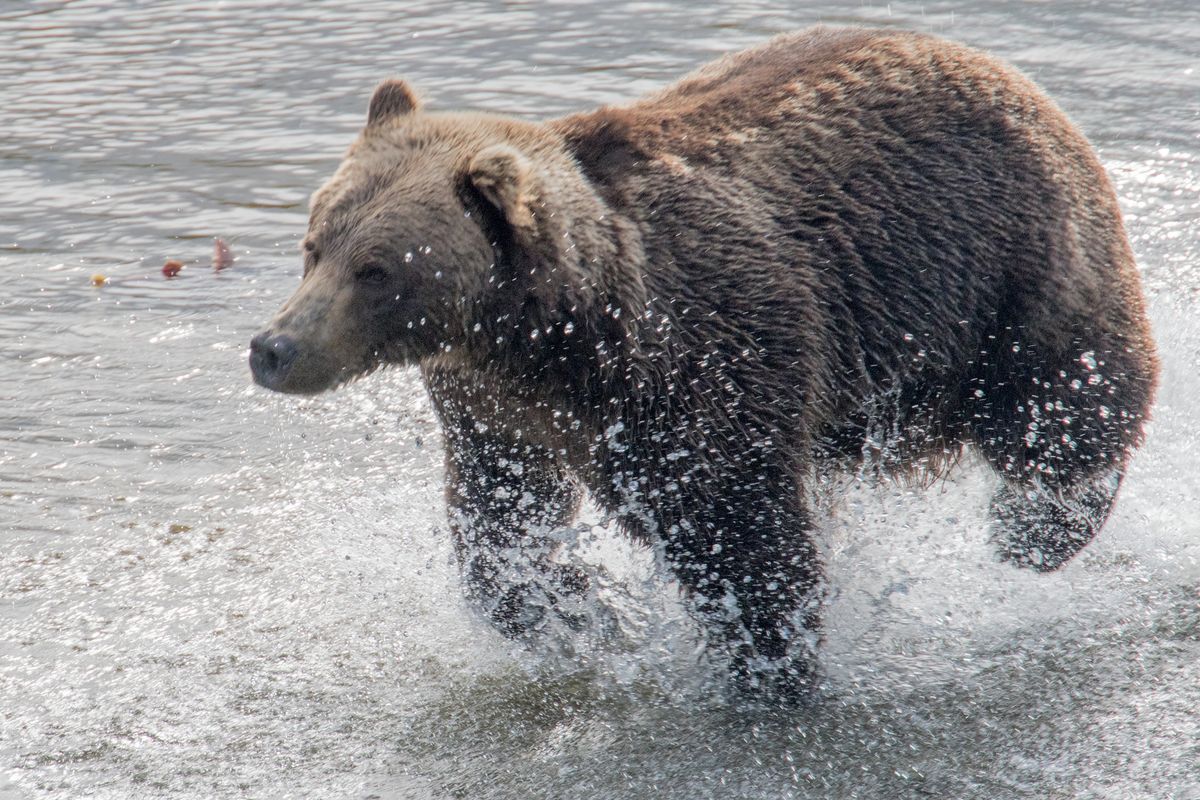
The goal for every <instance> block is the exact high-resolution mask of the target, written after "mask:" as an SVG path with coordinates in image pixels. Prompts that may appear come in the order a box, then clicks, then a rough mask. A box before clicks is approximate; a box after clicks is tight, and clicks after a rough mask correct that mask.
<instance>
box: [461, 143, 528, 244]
mask: <svg viewBox="0 0 1200 800" xmlns="http://www.w3.org/2000/svg"><path fill="white" fill-rule="evenodd" d="M467 177H468V178H469V179H470V181H471V184H472V185H473V186H474V187H475V188H476V189H477V190H478V191H479V193H480V194H482V195H483V196H484V198H485V199H486V200H487V201H488V202H489V203H491V204H492V205H494V206H495V207H496V208H497V210H499V211H500V213H501V214H503V215H504V218H505V219H506V220H508V224H509V225H512V226H513V227H515V228H521V229H530V228H533V226H534V221H533V211H532V209H531V205H532V203H533V197H532V194H533V184H534V176H533V165H532V164H530V163H529V159H527V158H526V157H525V156H523V155H521V153H520V151H518V150H517V149H516V148H514V147H511V146H510V145H507V144H493V145H489V146H488V147H485V148H483V149H482V150H480V151H479V152H478V153H476V154H475V157H474V158H472V159H471V163H470V164H469V165H468V166H467Z"/></svg>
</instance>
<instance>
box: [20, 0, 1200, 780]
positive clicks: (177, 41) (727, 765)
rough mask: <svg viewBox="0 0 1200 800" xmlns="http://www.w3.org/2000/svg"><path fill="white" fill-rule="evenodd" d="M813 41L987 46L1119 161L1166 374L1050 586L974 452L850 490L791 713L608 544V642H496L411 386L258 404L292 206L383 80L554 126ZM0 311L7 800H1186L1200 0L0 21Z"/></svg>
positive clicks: (600, 546)
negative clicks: (994, 501)
mask: <svg viewBox="0 0 1200 800" xmlns="http://www.w3.org/2000/svg"><path fill="white" fill-rule="evenodd" d="M815 22H828V23H867V24H871V25H881V26H889V27H892V26H894V27H905V28H915V29H918V30H924V31H930V32H934V33H938V34H942V35H945V36H948V37H952V38H955V39H959V40H962V41H965V42H968V43H971V44H974V45H978V46H981V47H984V48H987V49H990V50H991V51H993V52H995V53H997V54H999V55H1001V56H1003V57H1004V58H1007V59H1008V60H1010V61H1012V62H1014V63H1015V64H1017V65H1018V66H1019V67H1020V68H1022V69H1023V70H1025V71H1026V72H1027V73H1028V74H1030V75H1031V76H1033V77H1034V78H1035V79H1036V80H1037V81H1038V82H1040V83H1041V84H1042V85H1043V86H1044V87H1045V88H1046V89H1047V90H1048V91H1049V92H1050V94H1051V95H1053V96H1054V97H1055V98H1056V99H1057V100H1058V102H1059V103H1060V104H1061V105H1062V106H1063V107H1064V108H1065V109H1066V111H1067V112H1068V114H1070V115H1071V116H1072V117H1073V118H1074V119H1075V120H1076V121H1077V122H1078V123H1079V124H1080V126H1081V127H1082V128H1083V130H1084V131H1085V133H1086V134H1087V135H1088V136H1089V138H1090V139H1091V141H1092V142H1093V143H1094V144H1095V146H1096V148H1097V149H1098V150H1099V153H1100V156H1101V158H1102V160H1103V162H1104V163H1105V165H1106V166H1107V167H1108V169H1109V170H1110V172H1111V174H1112V176H1113V179H1114V181H1115V184H1116V187H1117V191H1118V194H1119V195H1120V200H1121V204H1122V208H1123V210H1124V212H1125V214H1126V220H1127V224H1128V227H1129V232H1130V236H1131V239H1132V241H1133V246H1134V249H1135V251H1136V252H1137V255H1138V259H1139V263H1140V267H1141V270H1142V273H1143V279H1144V284H1145V287H1146V291H1147V294H1148V296H1149V300H1150V309H1151V315H1152V318H1153V323H1154V329H1155V333H1156V335H1157V337H1158V340H1159V343H1160V346H1161V350H1162V357H1163V364H1164V371H1163V382H1162V389H1161V391H1160V394H1159V400H1158V404H1157V408H1156V411H1155V415H1154V421H1153V423H1152V425H1151V426H1150V428H1149V438H1148V441H1147V443H1146V445H1145V447H1144V448H1143V449H1142V451H1141V452H1140V453H1139V455H1138V456H1137V458H1136V460H1135V462H1134V464H1133V467H1132V470H1131V472H1130V474H1129V476H1128V478H1127V480H1126V483H1125V487H1124V492H1123V495H1122V497H1121V499H1120V502H1119V504H1118V506H1117V508H1116V511H1115V513H1114V515H1113V517H1112V519H1111V520H1110V522H1109V525H1108V526H1107V528H1106V529H1105V531H1104V532H1103V534H1102V536H1101V537H1100V539H1099V540H1098V541H1097V542H1096V543H1095V544H1094V545H1093V546H1092V547H1091V548H1089V549H1088V550H1087V551H1086V552H1085V553H1084V554H1083V555H1082V556H1081V557H1080V558H1078V559H1076V560H1075V561H1074V562H1072V563H1071V564H1070V565H1068V566H1067V567H1066V568H1065V569H1063V570H1062V571H1061V572H1059V573H1056V574H1052V575H1034V574H1029V573H1027V572H1022V571H1018V570H1015V569H1012V568H1010V567H1007V566H1005V565H1002V564H999V563H997V562H996V561H995V560H994V557H993V555H992V552H991V550H990V548H989V546H988V545H987V542H986V532H985V529H984V528H985V511H986V505H987V498H988V497H989V495H990V493H991V491H992V489H993V485H992V483H991V481H992V479H991V478H990V477H989V476H988V474H987V473H986V472H985V471H984V470H983V469H982V468H980V467H979V465H977V464H972V463H970V462H969V461H968V463H966V464H964V465H963V466H962V467H961V468H960V469H959V470H958V471H957V472H955V473H954V474H953V475H952V476H951V477H950V478H949V479H948V480H947V481H945V482H944V483H939V484H938V485H936V486H935V487H933V488H932V489H930V490H928V491H918V490H915V489H912V488H908V487H904V486H890V485H885V486H883V487H882V488H876V489H872V488H869V487H866V488H862V489H859V488H851V489H850V491H849V492H848V495H847V497H846V499H845V500H844V501H843V503H842V504H841V507H840V508H838V509H836V515H835V516H834V517H832V518H831V519H829V520H828V521H827V522H826V523H825V524H824V525H823V528H822V532H821V540H822V546H823V548H824V550H825V552H826V554H827V558H828V561H829V567H830V574H831V583H832V593H831V597H830V601H829V610H828V613H827V618H828V636H827V643H826V647H825V652H824V656H823V658H824V662H823V670H824V673H825V676H826V678H825V684H826V685H825V688H824V690H823V692H822V694H821V696H820V697H819V698H818V700H816V701H815V702H814V703H813V704H812V706H811V707H808V708H803V709H800V710H796V711H791V712H786V713H784V712H779V711H772V710H770V709H764V708H757V709H756V708H746V707H743V706H740V705H739V704H738V703H736V702H733V701H732V700H731V699H730V698H729V697H728V695H726V694H725V693H723V692H722V691H721V690H720V688H719V686H720V680H719V677H720V676H719V675H718V674H717V673H715V672H714V671H713V670H712V668H710V667H708V666H706V665H705V664H704V663H703V662H701V661H699V660H698V659H697V658H696V655H695V648H696V641H697V639H696V634H695V631H694V630H693V628H692V626H691V624H690V623H689V621H688V619H687V617H686V615H685V614H684V612H683V610H682V608H681V605H680V603H679V601H678V597H677V596H676V595H675V594H674V593H673V592H674V588H673V587H672V586H671V585H670V584H669V583H668V582H665V581H663V580H662V579H661V578H659V577H656V575H655V573H654V571H653V570H652V565H651V559H650V558H649V557H648V556H647V554H645V553H643V552H640V551H639V550H637V549H636V548H633V547H631V546H628V545H626V544H623V543H622V542H620V541H619V540H618V539H617V538H616V537H615V535H614V534H613V533H612V532H611V531H609V530H608V529H606V528H605V526H604V525H603V524H596V525H593V526H590V527H589V526H586V525H585V526H583V527H582V528H581V531H580V533H579V535H578V536H577V537H576V539H575V541H574V542H573V550H574V555H575V556H576V557H578V558H580V559H583V560H590V561H592V562H594V563H600V564H604V565H605V566H607V567H608V569H609V570H610V571H611V572H612V573H613V574H614V576H616V579H618V580H619V581H620V582H621V586H623V587H624V588H622V589H621V590H620V592H619V593H617V594H615V595H614V598H616V599H614V600H613V602H614V603H618V602H619V603H621V604H623V607H624V610H625V612H626V616H627V625H628V631H627V633H628V635H627V637H626V640H625V646H624V647H623V648H621V649H619V650H615V651H614V650H612V649H604V648H599V647H595V646H593V645H589V644H588V643H587V642H586V641H585V642H578V643H576V644H575V650H576V651H577V652H576V653H575V654H574V655H563V654H561V653H560V654H558V655H551V654H549V653H540V654H539V653H532V654H531V653H526V652H523V651H520V650H516V649H513V648H512V647H511V646H509V645H508V644H507V643H505V642H504V641H503V640H502V639H501V638H500V637H498V636H497V635H496V634H494V633H493V632H491V631H490V630H489V629H488V628H487V627H486V626H485V625H483V624H482V623H480V622H479V621H477V620H476V619H474V618H473V617H472V616H471V615H470V614H469V613H468V612H467V610H466V609H465V607H464V605H463V602H462V600H461V590H460V586H459V584H458V578H457V574H456V570H455V569H454V568H453V566H452V565H451V563H450V555H451V554H450V547H449V543H448V539H447V536H446V533H445V514H444V511H443V508H442V501H441V489H442V469H441V462H440V440H439V433H438V431H437V428H436V425H435V424H434V421H433V419H432V416H431V412H430V409H429V406H428V403H427V400H426V398H425V396H424V392H423V389H422V388H421V386H420V384H419V382H418V379H417V376H416V374H415V372H413V371H392V372H387V373H382V374H379V375H376V376H373V377H372V378H370V379H369V380H366V381H363V382H360V383H357V384H355V385H353V386H351V387H349V388H347V389H345V390H343V391H341V392H338V393H336V394H332V395H329V396H322V397H318V398H315V399H297V398H294V397H285V396H279V395H273V394H270V393H268V392H266V391H264V390H260V389H257V388H255V387H253V386H252V385H251V384H250V380H249V375H248V373H247V369H246V366H245V357H246V349H247V342H248V340H249V338H250V336H251V335H252V333H254V332H255V331H256V330H257V329H258V328H259V327H260V326H261V325H262V324H263V323H264V322H265V321H266V320H267V319H269V318H270V316H271V315H272V314H273V312H274V310H275V309H276V308H277V306H278V305H279V304H280V303H281V302H282V300H283V299H285V298H286V297H287V296H288V295H289V294H290V293H291V292H292V290H293V289H294V288H295V286H296V285H297V282H298V279H299V271H300V259H299V257H298V254H297V244H298V242H299V239H300V237H301V235H302V233H303V231H304V228H305V221H306V216H307V215H306V201H307V197H308V195H309V193H310V192H312V191H313V190H314V189H315V188H316V187H317V186H318V185H320V183H321V181H322V180H323V179H324V178H325V177H326V176H327V175H328V174H329V173H330V172H331V171H332V170H333V169H334V168H335V166H336V165H337V163H338V160H339V156H340V154H341V153H342V152H343V150H344V149H345V147H346V146H347V145H348V144H349V142H350V141H351V140H352V138H353V137H354V136H355V134H356V132H357V130H358V129H359V127H360V126H361V124H362V121H363V119H364V115H365V107H366V102H367V99H368V97H369V95H370V92H371V89H372V88H373V86H374V84H375V83H376V82H377V81H378V80H380V79H381V78H383V77H386V76H391V75H402V76H404V77H406V78H408V79H409V80H410V81H411V82H412V83H413V84H415V86H416V87H418V89H419V90H420V91H421V92H422V93H423V94H424V96H425V97H426V99H427V101H428V102H429V104H430V106H431V107H435V108H458V107H471V108H480V109H487V110H490V111H496V112H503V113H507V114H512V115H516V116H520V117H525V118H540V117H546V116H553V115H557V114H561V113H565V112H568V111H573V110H577V109H582V108H587V107H590V106H593V105H596V104H599V103H606V102H617V101H621V100H624V99H627V98H631V97H634V96H635V95H637V94H639V93H641V92H644V91H647V90H650V89H653V88H655V87H657V86H659V85H661V84H663V83H665V82H667V81H669V80H671V79H673V78H674V77H677V76H678V75H680V74H682V73H683V72H685V71H687V70H688V69H690V68H692V67H694V66H696V65H698V64H700V63H702V62H704V61H706V60H708V59H710V58H712V57H714V56H715V55H717V54H718V53H721V52H722V51H726V50H730V49H736V48H740V47H744V46H747V45H750V44H753V43H755V42H759V41H761V40H763V39H765V38H766V37H768V36H770V35H772V34H774V33H777V32H782V31H787V30H791V29H795V28H799V27H803V26H805V25H808V24H811V23H815ZM214 237H222V238H224V239H226V240H228V241H229V242H230V243H231V245H232V247H233V249H234V251H235V254H236V256H237V261H236V263H235V264H234V266H233V267H232V268H230V269H227V270H224V271H222V272H219V273H217V272H214V271H213V270H212V269H211V268H210V266H209V259H210V257H211V252H212V242H213V238H214ZM168 258H174V259H179V260H181V261H182V262H183V263H184V264H185V268H184V270H183V272H182V274H181V275H180V276H179V277H177V278H175V279H173V280H166V279H164V278H163V276H162V275H161V274H160V267H161V266H162V263H163V262H164V261H165V260H166V259H168ZM97 273H99V274H103V275H104V276H106V277H107V279H108V280H107V283H105V284H104V285H102V286H98V287H97V286H93V285H92V283H91V277H92V276H93V275H94V274H97ZM0 282H2V285H0V798H3V799H4V800H13V799H14V798H114V799H121V800H124V799H125V798H159V797H163V798H166V797H172V798H173V797H180V798H294V797H295V798H298V797H318V798H368V797H372V798H439V799H440V798H580V799H581V800H583V799H584V798H589V799H590V798H647V797H654V798H871V799H872V800H875V799H878V800H894V799H895V798H909V797H913V798H927V797H933V798H979V799H980V800H996V799H997V798H1016V797H1029V798H1097V799H1098V798H1106V799H1107V798H1112V799H1114V800H1116V799H1117V798H1122V799H1125V798H1191V799H1193V800H1195V798H1200V468H1198V467H1197V462H1198V461H1200V404H1198V398H1200V315H1198V314H1197V310H1198V304H1200V7H1198V6H1197V5H1196V3H1195V0H1156V1H1155V2H1146V3H1131V2H1126V0H1062V1H1061V2H1059V1H1058V0H1056V1H1055V2H1015V1H1011V0H964V2H941V1H939V0H932V1H930V2H924V3H913V2H893V3H890V4H884V3H881V2H865V1H864V2H845V3H835V2H820V3H792V2H766V1H765V0H764V1H763V2H730V3H724V4H695V3H685V2H612V3H593V4H588V3H569V2H546V3H525V2H504V3H501V2H459V3H434V2H412V3H384V2H308V3H303V4H301V3H295V4H292V8H291V9H290V10H288V9H284V8H283V7H282V4H277V3H262V2H251V1H250V0H230V2H210V3H179V2H176V3H171V2H162V3H151V2H124V3H120V2H116V3H112V2H109V3H102V2H71V3H64V2H41V1H34V2H12V1H11V0H10V1H9V2H0ZM593 516H594V514H593Z"/></svg>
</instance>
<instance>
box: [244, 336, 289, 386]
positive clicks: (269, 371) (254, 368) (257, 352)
mask: <svg viewBox="0 0 1200 800" xmlns="http://www.w3.org/2000/svg"><path fill="white" fill-rule="evenodd" d="M299 352H300V348H299V347H297V346H296V340H295V339H293V338H292V337H290V336H282V335H279V336H272V335H271V333H270V332H268V331H263V332H262V333H260V334H258V335H257V336H255V337H254V338H253V339H251V340H250V371H251V372H252V373H253V374H254V382H255V383H257V384H259V385H260V386H265V387H267V388H268V389H276V390H278V389H279V387H280V386H282V385H283V382H284V381H285V380H286V379H287V374H288V372H289V371H290V370H291V368H292V364H294V363H296V356H297V355H298V354H299Z"/></svg>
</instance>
